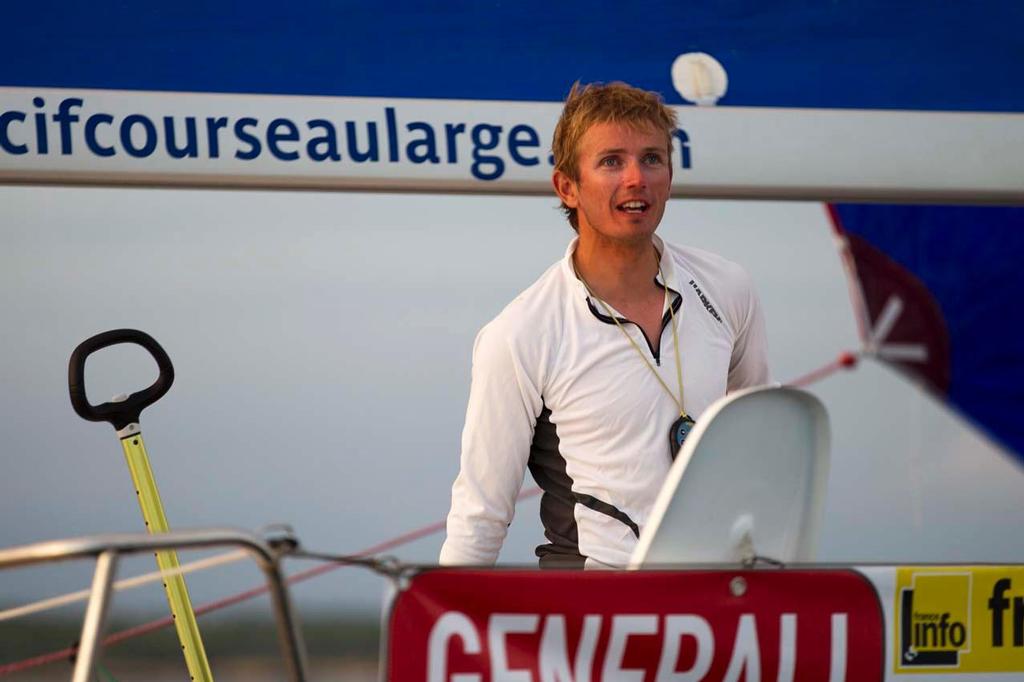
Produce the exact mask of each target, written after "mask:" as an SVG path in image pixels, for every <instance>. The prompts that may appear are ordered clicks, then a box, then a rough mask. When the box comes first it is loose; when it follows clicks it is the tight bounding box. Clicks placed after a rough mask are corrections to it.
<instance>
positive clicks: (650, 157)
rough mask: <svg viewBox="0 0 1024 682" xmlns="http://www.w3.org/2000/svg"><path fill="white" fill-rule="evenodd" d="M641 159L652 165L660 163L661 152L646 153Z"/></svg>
mask: <svg viewBox="0 0 1024 682" xmlns="http://www.w3.org/2000/svg"><path fill="white" fill-rule="evenodd" d="M643 160H644V163H646V164H649V165H652V166H654V165H657V164H660V163H662V159H661V154H654V153H651V154H646V155H645V156H644V158H643Z"/></svg>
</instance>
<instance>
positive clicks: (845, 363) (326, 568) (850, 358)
mask: <svg viewBox="0 0 1024 682" xmlns="http://www.w3.org/2000/svg"><path fill="white" fill-rule="evenodd" d="M857 361H858V354H857V353H852V352H850V351H844V352H842V353H840V354H839V356H838V357H837V358H836V359H835V360H833V361H832V362H830V363H828V364H827V365H824V366H822V367H819V368H818V369H816V370H814V371H813V372H808V373H807V374H804V375H803V376H801V377H797V378H796V379H793V380H792V381H790V382H789V383H787V384H786V385H787V386H793V387H797V388H799V387H802V386H808V385H810V384H813V383H814V382H816V381H821V380H822V379H824V378H825V377H827V376H829V375H831V374H834V373H835V372H838V371H839V370H841V369H853V368H854V367H856V366H857ZM540 492H541V491H540V488H530V489H528V490H524V491H522V492H521V493H519V496H518V497H517V498H516V502H519V501H521V500H525V499H526V498H528V497H533V496H534V495H537V494H538V493H540ZM444 527H445V522H444V521H437V522H435V523H432V524H430V525H428V526H423V527H422V528H417V529H416V530H412V531H409V532H408V533H403V534H402V535H399V536H397V537H394V538H392V539H390V540H385V541H384V542H381V543H379V544H376V545H373V546H372V547H368V548H366V549H364V550H363V551H361V552H359V553H358V554H356V556H367V555H372V554H380V553H381V552H386V551H388V550H390V549H394V548H395V547H400V546H401V545H405V544H408V543H410V542H413V541H415V540H419V539H421V538H424V537H427V536H428V535H433V534H434V533H437V532H439V531H441V530H444ZM346 565H347V564H323V565H320V566H314V567H313V568H309V569H306V570H305V571H299V572H298V573H293V574H292V575H290V576H288V578H287V579H286V581H285V582H286V583H287V584H289V585H294V584H295V583H298V582H302V581H304V580H309V579H310V578H314V577H316V576H319V575H323V574H324V573H328V572H330V571H333V570H335V569H338V568H342V567H343V566H346ZM269 590H270V588H269V587H267V586H266V585H260V586H258V587H254V588H252V589H249V590H246V591H245V592H239V593H238V594H235V595H232V596H230V597H225V598H224V599H219V600H216V601H212V602H207V603H206V604H203V605H201V606H199V607H197V608H196V610H195V613H196V616H202V615H204V614H207V613H210V612H212V611H217V610H219V609H223V608H225V607H228V606H233V605H235V604H238V603H241V602H243V601H248V600H249V599H252V598H254V597H258V596H260V595H261V594H265V593H266V592H268V591H269ZM173 623H174V620H173V619H172V618H171V617H170V616H167V617H164V618H160V619H158V620H154V621H150V622H149V623H143V624H141V625H136V626H135V627H131V628H127V629H125V630H121V631H119V632H115V633H113V634H111V635H109V636H107V637H106V638H105V639H104V640H103V646H112V645H114V644H117V643H119V642H123V641H125V640H127V639H131V638H133V637H140V636H142V635H145V634H148V633H150V632H155V631H156V630H160V629H162V628H165V627H168V626H170V625H172V624H173ZM77 650H78V648H77V647H69V648H67V649H62V650H60V651H54V652H52V653H49V654H43V655H41V656H35V657H33V658H26V659H24V660H22V661H17V662H16V663H8V664H6V665H2V666H0V677H3V676H4V675H10V674H12V673H16V672H21V671H23V670H28V669H30V668H35V667H38V666H40V665H45V664H47V663H53V662H55V661H60V660H63V659H66V658H70V657H71V656H73V655H74V654H75V652H76V651H77Z"/></svg>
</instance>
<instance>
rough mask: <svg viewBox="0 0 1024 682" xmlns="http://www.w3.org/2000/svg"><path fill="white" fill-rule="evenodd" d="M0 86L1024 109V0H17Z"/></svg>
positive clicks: (9, 15) (8, 22)
mask: <svg viewBox="0 0 1024 682" xmlns="http://www.w3.org/2000/svg"><path fill="white" fill-rule="evenodd" d="M3 26H4V30H3V39H2V40H0V86H25V87H71V88H105V89H133V90H164V91H198V92H226V93H267V94H291V95H334V96H374V97H414V98H440V99H452V98H456V99H478V100H479V99H489V100H535V101H560V100H562V99H563V98H564V97H565V94H566V92H567V91H568V89H569V86H570V85H571V84H572V83H573V82H574V81H576V80H577V79H580V80H582V81H584V82H589V81H609V80H624V81H627V82H629V83H632V84H633V85H637V86H640V87H644V88H647V89H651V90H657V91H658V92H661V93H663V94H664V95H665V97H666V100H667V101H669V102H670V103H675V104H682V99H681V98H680V97H679V95H677V94H676V93H675V91H674V89H673V85H672V80H671V76H670V67H671V64H672V62H673V60H674V59H675V58H676V57H677V56H678V55H680V54H682V53H686V52H693V51H699V52H707V53H709V54H711V55H713V56H715V57H716V58H717V59H718V60H719V61H720V62H721V63H722V64H723V65H724V67H725V69H726V71H727V72H728V73H729V76H730V84H731V85H730V89H729V92H728V94H727V95H726V96H725V98H724V99H723V100H722V101H721V104H723V105H732V106H737V105H738V106H780V107H821V108H875V109H919V110H920V109H929V110H962V111H1002V112H1020V111H1024V69H1022V68H1021V67H1022V66H1024V40H1021V39H1020V35H1021V28H1022V26H1024V3H1020V2H1013V1H1006V0H994V1H990V2H984V3H981V4H977V3H955V2H939V3H928V4H927V5H925V4H924V3H893V2H884V1H882V0H863V1H860V2H830V3H777V2H776V3H764V2H754V1H752V0H746V1H737V2H724V3H681V2H652V3H642V4H639V5H636V6H633V5H629V4H623V3H603V2H593V1H592V0H588V1H585V2H584V1H582V0H564V1H563V2H557V3H547V2H545V3H541V2H513V3H480V2H448V3H432V4H431V3H412V2H395V3H388V4H387V6H386V9H385V8H383V7H382V6H381V5H380V4H379V3H359V2H343V3H339V2H332V1H329V0H312V1H310V2H303V3H280V2H267V1H266V0H253V1H252V2H246V3H234V2H224V3H210V2H200V1H199V0H182V1H180V2H173V3H123V2H112V1H111V0H97V1H96V2H89V3H86V2H65V3H57V4H56V5H54V4H53V3H27V2H23V3H8V4H7V6H6V7H4V20H3Z"/></svg>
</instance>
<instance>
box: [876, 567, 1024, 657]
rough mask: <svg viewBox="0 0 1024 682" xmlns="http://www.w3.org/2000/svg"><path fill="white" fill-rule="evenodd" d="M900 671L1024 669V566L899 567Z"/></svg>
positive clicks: (896, 616) (897, 648) (897, 637)
mask: <svg viewBox="0 0 1024 682" xmlns="http://www.w3.org/2000/svg"><path fill="white" fill-rule="evenodd" d="M895 592H896V594H895V603H894V604H893V614H894V619H895V624H896V626H895V631H894V633H893V634H894V637H895V640H896V642H895V644H896V646H895V647H894V649H895V655H896V660H895V667H894V670H895V672H899V673H909V672H915V671H917V672H930V673H936V672H943V671H949V672H1020V671H1022V670H1024V566H950V567H939V566H922V567H904V568H897V569H896V590H895Z"/></svg>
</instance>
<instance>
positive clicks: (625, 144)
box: [553, 123, 672, 242]
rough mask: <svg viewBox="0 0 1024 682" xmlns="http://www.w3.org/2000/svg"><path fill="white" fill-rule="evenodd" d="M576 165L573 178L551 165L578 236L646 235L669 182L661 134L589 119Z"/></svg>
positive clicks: (620, 238) (621, 238)
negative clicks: (576, 174)
mask: <svg viewBox="0 0 1024 682" xmlns="http://www.w3.org/2000/svg"><path fill="white" fill-rule="evenodd" d="M578 166H579V180H578V181H573V180H572V179H571V178H569V177H568V176H567V175H565V174H564V173H561V172H558V171H556V172H555V175H554V178H553V182H554V185H555V191H557V192H558V195H559V196H560V197H561V199H562V201H564V202H565V204H566V205H567V206H569V207H570V208H575V209H577V217H578V220H579V231H580V237H581V238H584V235H587V236H589V237H598V238H601V237H604V238H606V239H608V240H611V241H616V242H637V241H640V242H643V241H649V240H650V236H651V235H652V234H654V231H655V230H656V229H657V227H658V224H659V223H660V222H661V218H662V216H663V215H664V213H665V202H666V201H668V197H669V188H670V186H671V184H672V168H671V166H670V165H669V149H668V141H667V140H666V139H665V134H664V133H663V132H660V131H658V130H655V129H654V128H653V127H642V128H636V129H634V128H632V127H630V126H628V125H625V124H622V123H595V124H594V125H593V126H591V127H590V128H589V129H587V132H585V133H584V134H583V138H582V140H581V141H580V151H579V158H578Z"/></svg>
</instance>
